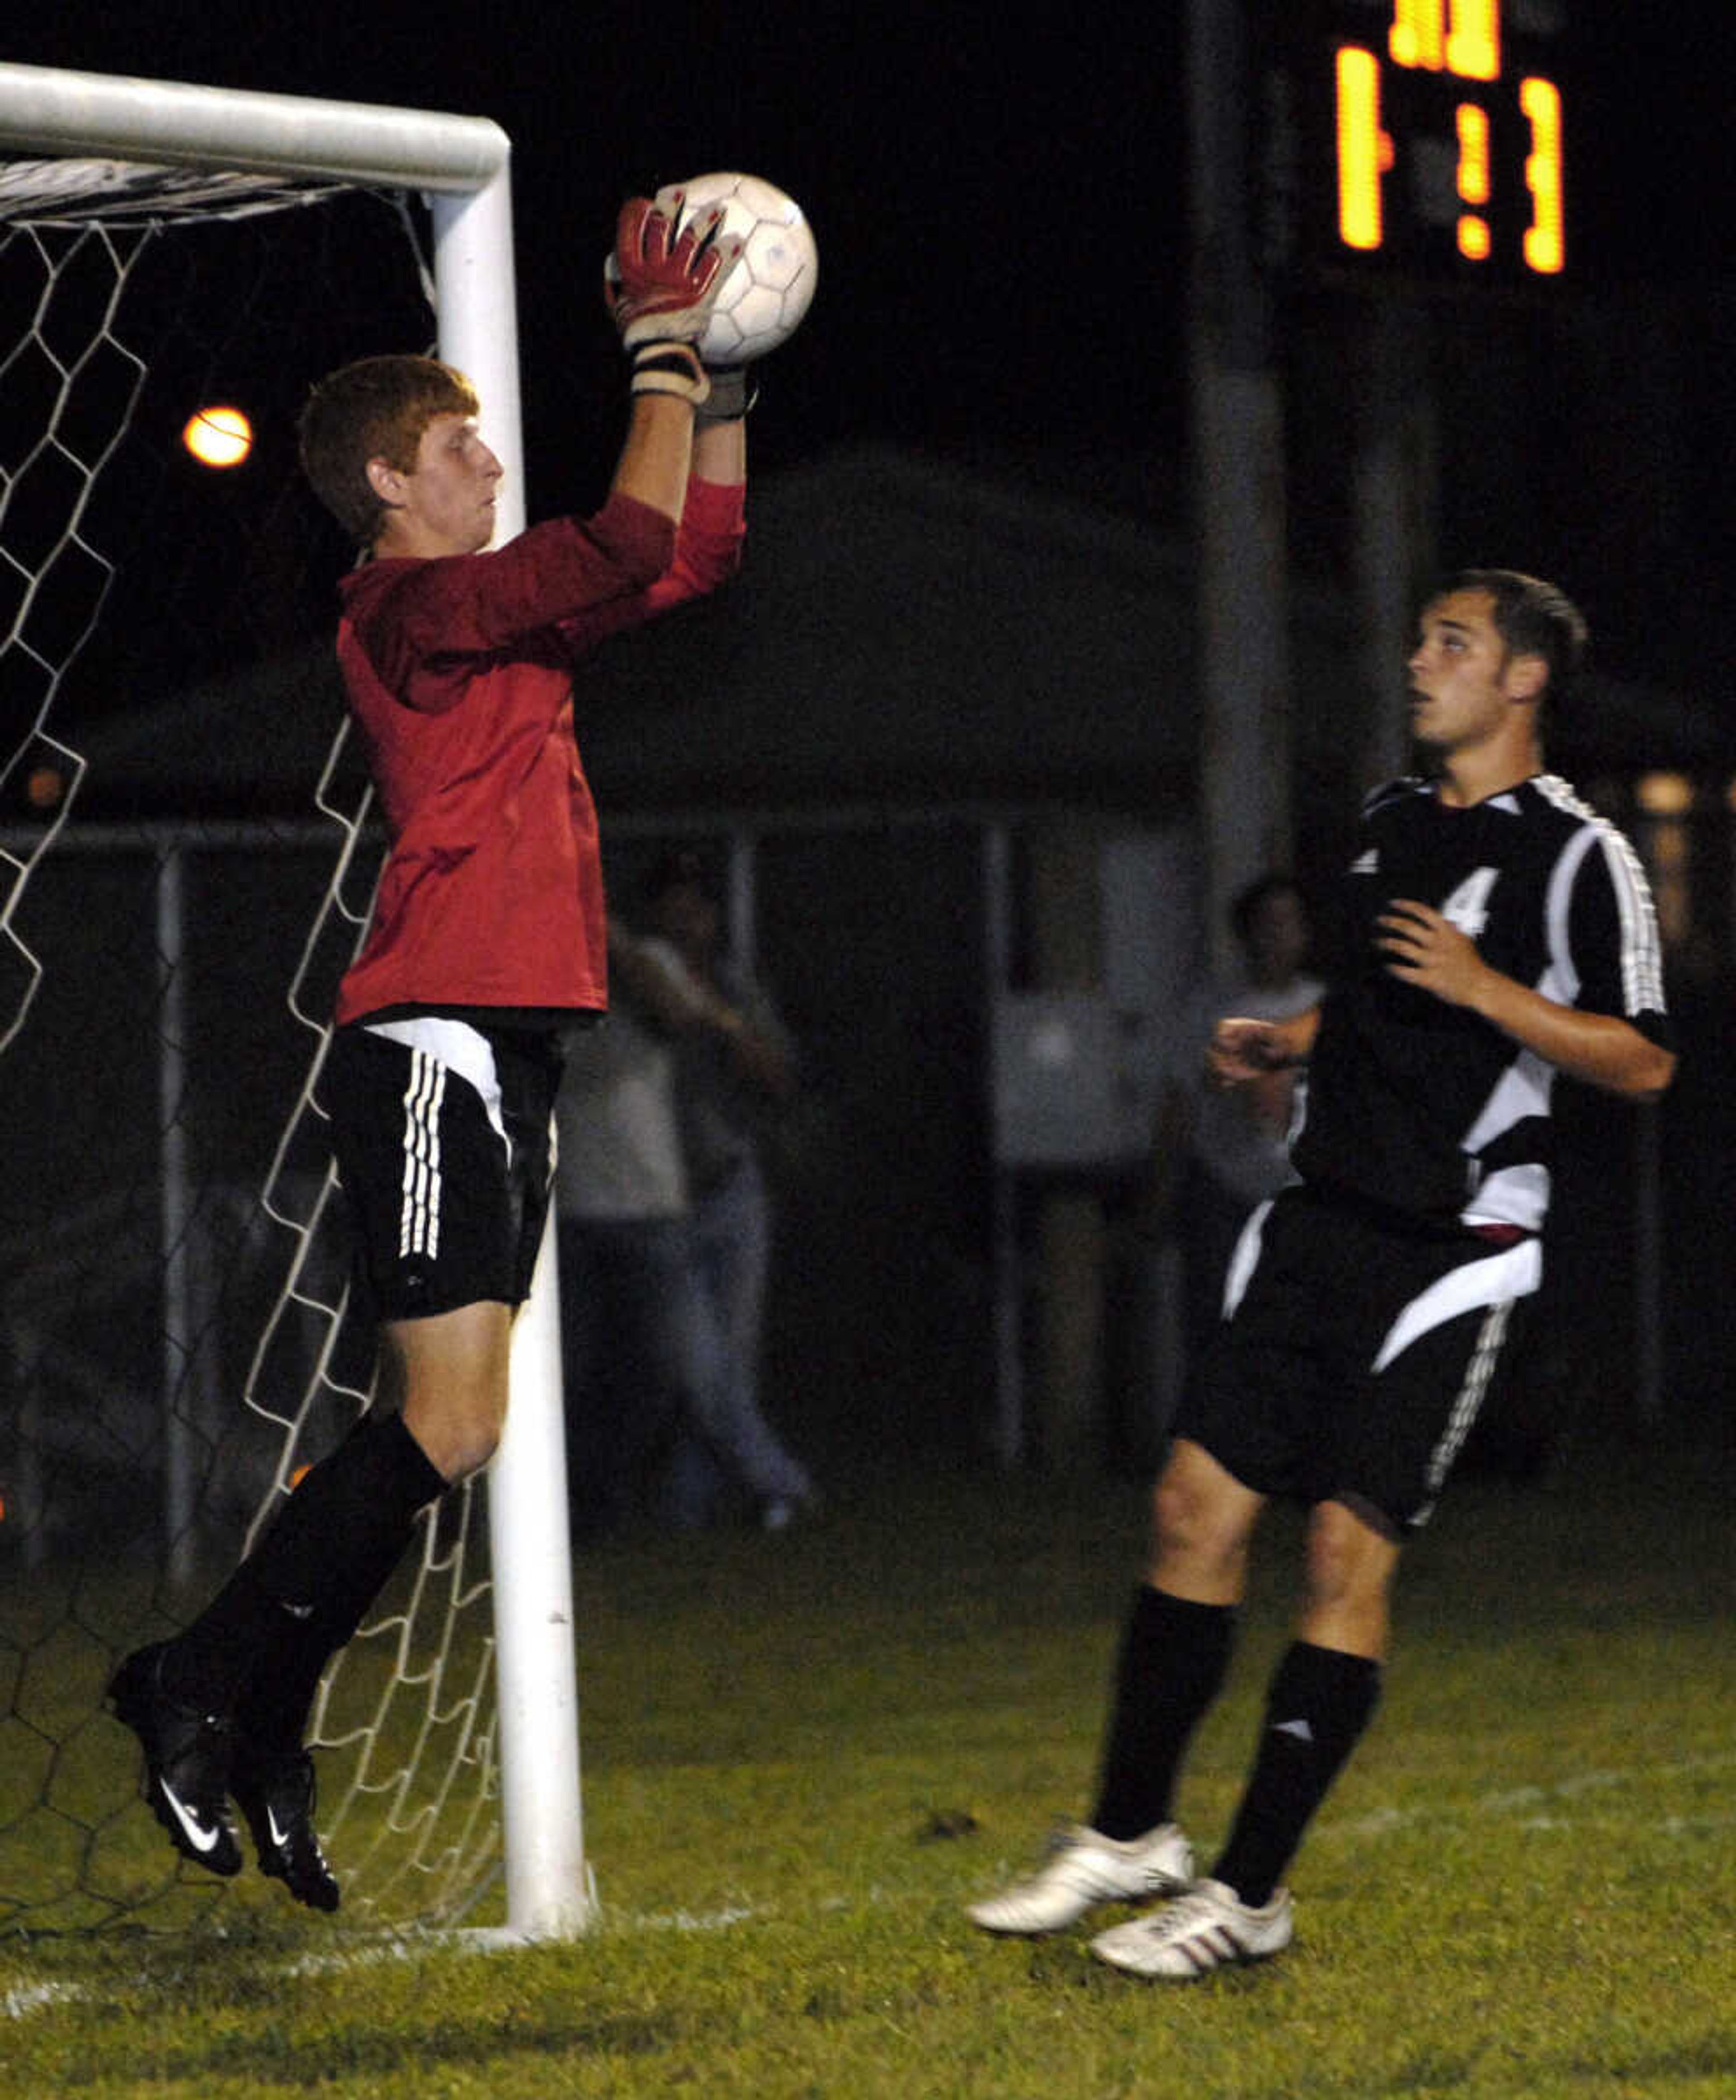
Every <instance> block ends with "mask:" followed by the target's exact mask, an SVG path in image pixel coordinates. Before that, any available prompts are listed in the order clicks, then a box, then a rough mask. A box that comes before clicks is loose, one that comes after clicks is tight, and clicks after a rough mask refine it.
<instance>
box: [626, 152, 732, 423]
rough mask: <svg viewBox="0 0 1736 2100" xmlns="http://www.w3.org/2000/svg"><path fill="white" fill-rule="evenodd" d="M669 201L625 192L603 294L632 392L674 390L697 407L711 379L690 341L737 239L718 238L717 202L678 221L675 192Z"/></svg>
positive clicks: (701, 329) (700, 329) (700, 330)
mask: <svg viewBox="0 0 1736 2100" xmlns="http://www.w3.org/2000/svg"><path fill="white" fill-rule="evenodd" d="M670 201H671V203H672V205H673V207H674V208H673V210H665V209H663V207H662V206H661V205H658V204H653V203H652V202H651V201H650V200H649V199H648V198H645V197H629V198H628V201H627V202H626V203H625V204H624V205H622V207H621V215H620V218H619V221H618V222H617V224H616V227H615V247H614V249H613V251H612V252H611V254H610V257H609V260H608V262H607V263H606V266H605V268H604V272H603V298H604V299H605V301H606V303H607V305H608V308H609V311H610V316H611V318H612V319H613V320H614V322H615V327H616V329H618V330H619V333H620V337H621V342H622V346H623V348H624V349H625V350H626V351H627V352H628V355H630V356H631V357H632V361H633V378H632V389H633V391H634V392H635V393H636V394H645V393H653V394H677V395H681V397H682V398H683V399H685V400H689V401H691V402H693V403H694V404H695V406H697V405H698V404H699V403H701V402H703V400H704V399H705V398H706V395H707V393H708V392H709V391H710V390H711V383H710V382H709V380H708V379H707V377H706V374H705V370H704V368H703V366H702V365H701V364H700V362H699V354H698V350H697V349H696V348H695V347H694V346H695V345H696V344H697V343H698V341H699V338H700V337H702V336H703V334H704V333H705V331H706V327H707V324H708V323H709V321H710V320H711V317H712V302H713V301H714V300H715V299H716V297H717V292H718V288H719V286H720V285H721V284H722V282H723V280H724V278H725V276H726V275H727V274H728V271H729V264H730V263H731V262H734V259H735V258H736V256H737V255H738V254H740V252H741V243H740V242H739V241H738V240H729V241H722V240H719V239H718V237H717V230H718V228H719V227H720V226H721V224H722V223H723V213H722V210H721V208H717V209H715V210H711V211H708V212H704V213H702V214H700V215H699V216H698V218H696V219H695V220H694V223H692V224H691V225H690V226H685V227H684V226H682V225H681V223H680V217H679V214H680V210H681V193H680V192H678V191H677V192H672V194H671V196H670Z"/></svg>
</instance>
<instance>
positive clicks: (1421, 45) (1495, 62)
mask: <svg viewBox="0 0 1736 2100" xmlns="http://www.w3.org/2000/svg"><path fill="white" fill-rule="evenodd" d="M1449 22H1450V23H1451V27H1449V26H1448V24H1449ZM1386 49H1387V51H1388V52H1389V54H1390V56H1391V59H1392V62H1393V64H1395V65H1401V66H1405V67H1407V68H1411V69H1412V70H1414V71H1417V72H1421V73H1439V72H1440V71H1441V70H1442V68H1445V69H1446V70H1447V72H1448V73H1456V74H1457V76H1458V77H1459V78H1460V79H1461V80H1499V79H1500V74H1501V11H1500V0H1452V7H1451V9H1450V11H1449V9H1448V7H1447V0H1394V6H1393V11H1392V27H1391V28H1390V29H1389V30H1388V31H1387V32H1386Z"/></svg>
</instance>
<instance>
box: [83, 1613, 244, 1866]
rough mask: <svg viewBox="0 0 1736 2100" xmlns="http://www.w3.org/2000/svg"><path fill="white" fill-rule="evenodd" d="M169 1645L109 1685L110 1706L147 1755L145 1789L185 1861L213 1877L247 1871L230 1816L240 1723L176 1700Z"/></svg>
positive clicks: (127, 1665)
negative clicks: (165, 1681)
mask: <svg viewBox="0 0 1736 2100" xmlns="http://www.w3.org/2000/svg"><path fill="white" fill-rule="evenodd" d="M162 1660H163V1643H161V1641H158V1642H154V1643H152V1645H151V1646H150V1647H148V1648H137V1649H135V1650H134V1652H133V1653H132V1654H131V1655H130V1656H128V1657H127V1658H126V1661H124V1662H123V1663H122V1664H121V1667H120V1668H119V1669H118V1670H117V1671H116V1672H115V1674H114V1675H113V1677H112V1679H110V1680H109V1685H108V1704H109V1706H110V1708H111V1710H112V1712H113V1714H114V1717H115V1718H116V1719H117V1721H119V1722H120V1723H121V1725H122V1726H123V1727H128V1728H130V1729H131V1730H132V1732H133V1733H134V1735H135V1736H137V1737H138V1738H139V1744H140V1746H141V1747H142V1748H143V1751H144V1760H145V1774H144V1784H143V1787H142V1788H141V1789H140V1791H141V1793H143V1796H144V1798H145V1799H146V1800H147V1801H148V1802H149V1803H150V1805H151V1812H152V1815H155V1816H156V1820H157V1821H158V1822H159V1823H161V1824H162V1826H163V1828H164V1829H165V1830H166V1831H167V1832H168V1833H169V1838H170V1842H171V1843H172V1844H173V1845H174V1848H175V1850H176V1851H178V1853H179V1854H180V1855H181V1856H182V1858H183V1860H192V1863H193V1864H194V1865H195V1866H196V1867H203V1868H205V1870H206V1872H207V1873H213V1874H237V1873H240V1870H241V1846H240V1840H239V1838H236V1834H235V1825H234V1824H233V1823H232V1822H231V1820H230V1817H229V1802H228V1793H229V1760H230V1757H231V1753H232V1751H233V1749H234V1747H235V1735H234V1729H233V1725H232V1724H231V1722H230V1721H229V1720H228V1718H227V1716H225V1715H223V1714H200V1713H197V1712H196V1711H195V1710H193V1709H192V1708H191V1707H187V1706H183V1705H181V1704H180V1703H179V1702H178V1701H176V1700H174V1699H171V1698H170V1696H169V1694H168V1693H167V1692H165V1691H164V1689H163V1686H162Z"/></svg>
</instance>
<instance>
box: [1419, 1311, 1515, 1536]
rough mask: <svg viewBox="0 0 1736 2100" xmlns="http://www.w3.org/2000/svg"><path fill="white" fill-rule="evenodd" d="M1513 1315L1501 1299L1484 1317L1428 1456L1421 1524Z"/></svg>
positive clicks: (1474, 1413)
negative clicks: (1442, 1427) (1443, 1424)
mask: <svg viewBox="0 0 1736 2100" xmlns="http://www.w3.org/2000/svg"><path fill="white" fill-rule="evenodd" d="M1512 1312H1513V1300H1512V1299H1510V1298H1509V1299H1504V1300H1503V1301H1502V1302H1501V1304H1499V1305H1491V1307H1490V1308H1489V1311H1488V1314H1487V1317H1486V1318H1485V1319H1484V1321H1483V1326H1482V1328H1481V1329H1480V1330H1479V1331H1478V1336H1477V1347H1476V1348H1475V1349H1474V1351H1473V1352H1471V1361H1470V1365H1469V1369H1468V1370H1466V1372H1465V1383H1464V1384H1463V1385H1462V1386H1461V1387H1460V1388H1459V1396H1458V1398H1457V1399H1456V1401H1454V1402H1453V1405H1452V1414H1451V1415H1449V1416H1448V1418H1447V1427H1446V1430H1445V1432H1444V1433H1443V1436H1442V1437H1441V1440H1440V1442H1439V1444H1437V1445H1435V1447H1434V1450H1433V1451H1432V1452H1430V1454H1429V1473H1428V1482H1429V1501H1428V1502H1427V1503H1426V1504H1425V1507H1423V1508H1422V1509H1421V1510H1420V1511H1418V1512H1417V1522H1418V1523H1419V1524H1421V1523H1422V1522H1424V1521H1425V1519H1426V1518H1427V1517H1428V1516H1429V1515H1430V1514H1431V1513H1432V1511H1433V1510H1434V1498H1435V1497H1436V1496H1437V1495H1439V1493H1440V1491H1441V1488H1442V1485H1443V1482H1444V1481H1445V1480H1446V1478H1447V1474H1448V1473H1449V1472H1451V1471H1452V1462H1453V1460H1454V1459H1455V1458H1457V1457H1458V1455H1459V1447H1460V1445H1461V1444H1463V1443H1464V1441H1465V1438H1466V1437H1467V1436H1469V1435H1470V1433H1471V1425H1472V1424H1473V1423H1474V1422H1475V1421H1476V1419H1477V1418H1478V1415H1479V1414H1481V1413H1482V1412H1483V1398H1484V1396H1485V1395H1486V1394H1487V1392H1488V1390H1489V1380H1490V1379H1491V1378H1492V1377H1493V1375H1494V1374H1495V1366H1496V1362H1497V1361H1498V1360H1499V1358H1500V1352H1501V1344H1502V1343H1503V1342H1504V1341H1505V1340H1506V1339H1507V1322H1508V1320H1509V1317H1511V1314H1512Z"/></svg>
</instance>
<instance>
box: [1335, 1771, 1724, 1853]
mask: <svg viewBox="0 0 1736 2100" xmlns="http://www.w3.org/2000/svg"><path fill="white" fill-rule="evenodd" d="M1733 1767H1736V1752H1725V1753H1723V1754H1720V1755H1718V1756H1716V1757H1705V1758H1686V1759H1685V1760H1683V1761H1681V1762H1678V1763H1676V1764H1668V1765H1665V1764H1657V1765H1651V1764H1648V1765H1641V1766H1640V1767H1637V1769H1636V1770H1634V1771H1589V1772H1574V1773H1571V1774H1570V1775H1569V1776H1567V1777H1566V1778H1565V1779H1562V1780H1556V1781H1554V1782H1553V1784H1551V1785H1547V1786H1537V1785H1533V1786H1516V1787H1505V1788H1502V1789H1499V1790H1497V1791H1496V1792H1495V1793H1484V1794H1475V1795H1472V1796H1469V1797H1468V1798H1466V1799H1465V1800H1463V1801H1456V1802H1443V1803H1442V1804H1441V1805H1439V1806H1438V1807H1435V1806H1431V1807H1425V1808H1376V1809H1371V1810H1370V1811H1368V1813H1367V1814H1366V1815H1354V1816H1346V1817H1343V1818H1336V1819H1335V1818H1331V1817H1328V1818H1324V1819H1323V1820H1322V1821H1321V1824H1320V1829H1321V1831H1322V1832H1323V1833H1328V1832H1329V1833H1331V1834H1332V1835H1333V1836H1334V1837H1340V1838H1383V1837H1386V1836H1387V1835H1388V1834H1389V1833H1392V1832H1394V1831H1399V1830H1412V1829H1417V1828H1419V1827H1421V1826H1422V1825H1424V1824H1430V1825H1439V1824H1458V1825H1461V1826H1464V1825H1469V1824H1478V1823H1488V1822H1495V1821H1499V1820H1504V1819H1506V1818H1509V1817H1510V1818H1512V1819H1513V1820H1517V1821H1518V1823H1519V1824H1521V1826H1522V1828H1525V1829H1536V1830H1546V1829H1558V1828H1560V1827H1562V1826H1563V1825H1566V1824H1571V1822H1572V1821H1573V1820H1575V1819H1574V1818H1573V1817H1571V1816H1566V1815H1555V1814H1552V1813H1551V1810H1552V1807H1559V1806H1561V1805H1562V1804H1566V1803H1568V1802H1575V1801H1579V1800H1580V1799H1582V1798H1584V1796H1586V1795H1588V1794H1595V1793H1615V1792H1617V1791H1619V1789H1624V1788H1628V1787H1632V1786H1637V1785H1653V1784H1654V1783H1656V1782H1657V1781H1659V1780H1671V1779H1690V1778H1693V1777H1694V1776H1697V1775H1699V1774H1700V1773H1703V1772H1718V1771H1730V1770H1731V1769H1732V1768H1733ZM1729 1820H1731V1819H1730V1818H1729V1817H1727V1816H1716V1817H1700V1816H1691V1817H1690V1816H1682V1815H1666V1816H1662V1817H1660V1818H1659V1820H1658V1823H1657V1825H1656V1827H1657V1828H1658V1829H1660V1830H1662V1831H1663V1832H1665V1833H1667V1834H1668V1835H1670V1836H1679V1835H1681V1834H1684V1833H1686V1832H1688V1831H1690V1830H1699V1829H1709V1828H1711V1827H1712V1825H1713V1824H1723V1823H1725V1822H1727V1821H1729Z"/></svg>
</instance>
